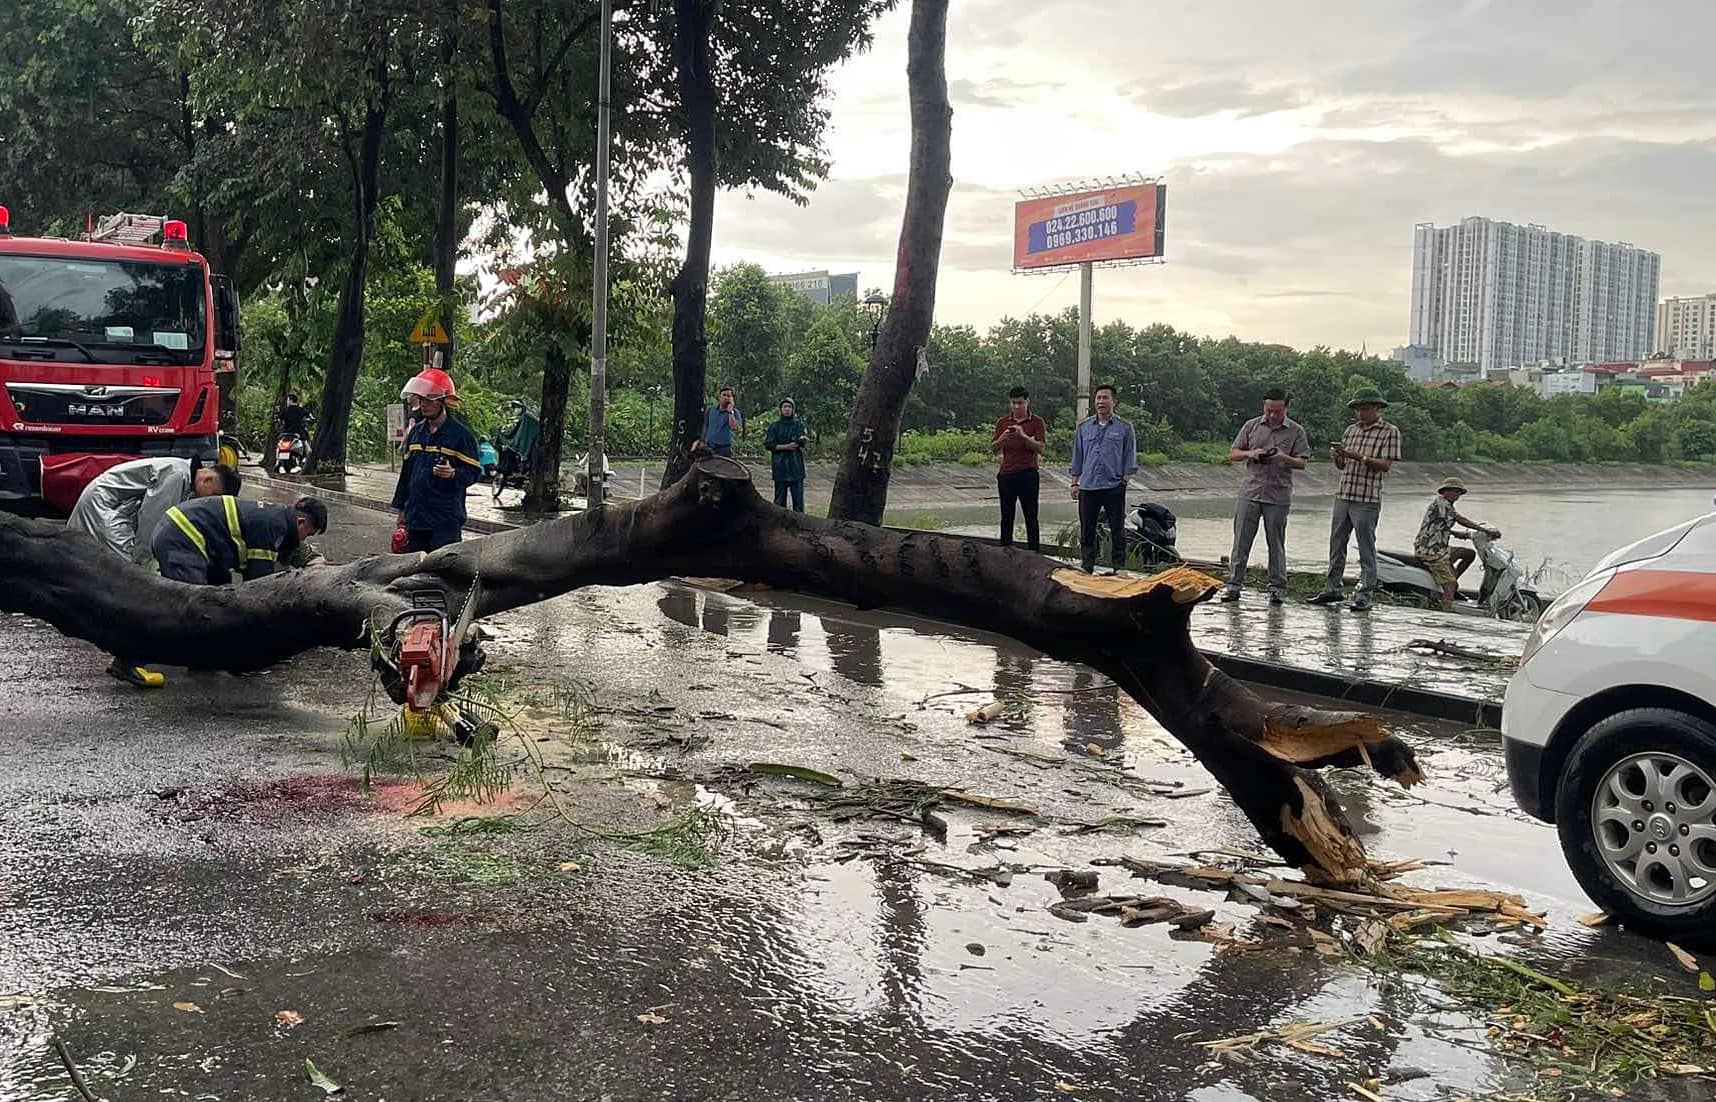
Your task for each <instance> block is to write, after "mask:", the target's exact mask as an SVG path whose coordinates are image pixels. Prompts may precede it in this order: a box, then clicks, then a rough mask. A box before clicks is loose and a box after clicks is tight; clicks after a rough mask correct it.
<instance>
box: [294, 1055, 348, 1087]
mask: <svg viewBox="0 0 1716 1102" xmlns="http://www.w3.org/2000/svg"><path fill="white" fill-rule="evenodd" d="M304 1075H305V1076H306V1077H307V1078H308V1079H309V1080H310V1085H311V1086H313V1087H317V1088H320V1090H321V1092H322V1093H323V1094H339V1093H341V1092H342V1091H344V1090H345V1088H344V1087H342V1086H340V1085H339V1084H338V1083H336V1082H335V1081H334V1080H332V1079H330V1078H328V1076H327V1075H326V1074H324V1073H323V1071H322V1069H321V1068H319V1067H317V1066H316V1063H315V1061H313V1060H311V1059H309V1058H308V1057H306V1058H305V1060H304Z"/></svg>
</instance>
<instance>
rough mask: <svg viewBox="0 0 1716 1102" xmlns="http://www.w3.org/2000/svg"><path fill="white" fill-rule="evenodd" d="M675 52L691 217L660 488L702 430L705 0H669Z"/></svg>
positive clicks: (686, 461) (681, 465)
mask: <svg viewBox="0 0 1716 1102" xmlns="http://www.w3.org/2000/svg"><path fill="white" fill-rule="evenodd" d="M673 8H674V40H673V47H674V55H675V61H676V64H677V67H678V70H679V74H678V84H679V102H680V106H681V108H682V109H683V110H684V112H685V167H686V169H687V171H688V172H689V173H690V176H691V223H690V226H689V228H688V229H687V232H686V242H685V263H684V264H683V265H681V267H680V269H679V274H677V275H675V276H674V277H673V282H672V284H671V285H670V290H671V291H672V292H673V432H672V438H671V440H670V441H669V443H668V454H667V466H666V469H665V470H664V471H663V472H662V476H661V484H662V486H663V487H666V486H671V485H673V484H674V483H675V482H678V481H679V479H680V478H681V477H683V476H684V474H685V472H686V471H687V470H689V469H690V467H691V446H692V445H693V444H695V443H696V442H697V440H698V438H699V437H700V436H702V433H703V399H704V393H705V388H706V386H707V373H708V367H709V341H708V336H707V334H706V332H705V321H706V319H707V316H708V310H709V250H710V245H711V242H712V240H713V238H714V234H715V185H716V174H715V172H716V166H715V106H716V99H715V96H716V93H715V71H714V68H713V67H712V61H711V58H710V50H709V40H710V35H711V33H712V31H711V27H710V22H711V19H712V16H713V11H712V6H711V0H674V4H673Z"/></svg>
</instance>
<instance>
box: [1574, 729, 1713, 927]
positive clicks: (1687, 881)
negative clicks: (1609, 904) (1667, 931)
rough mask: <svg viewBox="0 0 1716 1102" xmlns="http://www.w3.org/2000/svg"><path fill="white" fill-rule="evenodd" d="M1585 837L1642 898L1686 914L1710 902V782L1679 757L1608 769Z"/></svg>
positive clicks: (1638, 757) (1647, 758)
mask: <svg viewBox="0 0 1716 1102" xmlns="http://www.w3.org/2000/svg"><path fill="white" fill-rule="evenodd" d="M1591 830H1592V833H1593V834H1594V835H1595V840H1596V843H1597V852H1598V853H1599V854H1601V856H1602V858H1603V862H1604V864H1606V865H1607V866H1608V868H1609V871H1610V872H1611V873H1612V874H1613V875H1614V876H1615V878H1616V879H1617V880H1619V881H1620V882H1621V883H1622V884H1623V885H1625V886H1626V887H1627V888H1628V890H1630V891H1632V892H1633V893H1634V894H1635V895H1638V896H1639V897H1640V898H1643V899H1647V900H1650V901H1651V902H1653V903H1656V904H1659V905H1662V906H1668V907H1684V906H1691V905H1693V904H1696V903H1699V902H1701V901H1703V900H1704V899H1707V898H1709V897H1710V896H1711V895H1716V783H1713V782H1712V780H1711V777H1710V774H1709V773H1707V772H1705V771H1704V770H1703V769H1701V768H1699V767H1698V766H1697V765H1695V764H1693V763H1692V762H1690V761H1687V760H1686V759H1685V758H1683V757H1681V756H1680V755H1678V754H1673V753H1669V752H1667V751H1652V752H1649V753H1641V754H1633V755H1631V756H1629V757H1625V758H1622V759H1621V760H1620V761H1618V762H1616V763H1615V764H1614V765H1613V766H1611V767H1610V768H1609V770H1608V772H1607V773H1605V774H1604V775H1603V778H1602V780H1601V781H1600V782H1599V783H1598V784H1597V788H1596V792H1595V793H1594V794H1593V796H1592V799H1591Z"/></svg>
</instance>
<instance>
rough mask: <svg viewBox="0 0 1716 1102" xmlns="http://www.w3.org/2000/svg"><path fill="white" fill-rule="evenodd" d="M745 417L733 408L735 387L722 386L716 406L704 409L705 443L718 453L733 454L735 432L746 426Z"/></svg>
mask: <svg viewBox="0 0 1716 1102" xmlns="http://www.w3.org/2000/svg"><path fill="white" fill-rule="evenodd" d="M744 424H745V419H744V418H743V417H741V416H740V415H739V411H738V410H736V409H734V408H733V388H731V387H725V386H724V387H722V388H721V393H720V394H719V395H717V396H716V399H715V406H714V407H713V408H710V409H705V410H704V411H703V443H704V444H705V445H707V446H708V448H709V450H710V451H712V452H714V453H715V454H716V455H726V456H731V455H732V454H733V434H734V433H735V432H738V431H739V430H740V429H741V428H743V427H744Z"/></svg>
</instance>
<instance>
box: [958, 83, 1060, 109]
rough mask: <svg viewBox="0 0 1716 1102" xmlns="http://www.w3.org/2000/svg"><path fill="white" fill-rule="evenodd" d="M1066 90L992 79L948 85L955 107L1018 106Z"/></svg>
mask: <svg viewBox="0 0 1716 1102" xmlns="http://www.w3.org/2000/svg"><path fill="white" fill-rule="evenodd" d="M1062 87H1064V86H1063V85H1061V84H1059V83H1057V82H1055V81H1019V80H1008V79H1007V78H1006V77H992V78H990V79H989V80H984V81H975V80H967V79H964V78H958V79H954V80H949V81H948V82H947V95H948V99H950V100H951V101H952V102H953V105H954V106H955V107H1015V106H1018V105H1020V104H1025V103H1031V102H1034V101H1036V100H1039V99H1041V98H1042V97H1043V96H1045V95H1051V94H1053V93H1054V92H1055V91H1057V90H1058V89H1060V88H1062Z"/></svg>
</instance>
